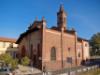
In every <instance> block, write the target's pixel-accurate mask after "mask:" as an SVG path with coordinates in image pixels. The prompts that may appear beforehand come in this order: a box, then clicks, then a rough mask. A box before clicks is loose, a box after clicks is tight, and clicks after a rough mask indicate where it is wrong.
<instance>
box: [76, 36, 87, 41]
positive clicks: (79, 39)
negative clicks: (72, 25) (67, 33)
mask: <svg viewBox="0 0 100 75" xmlns="http://www.w3.org/2000/svg"><path fill="white" fill-rule="evenodd" d="M77 40H78V41H82V40H84V41H87V42H88V41H89V40H87V39H84V38H81V37H77Z"/></svg>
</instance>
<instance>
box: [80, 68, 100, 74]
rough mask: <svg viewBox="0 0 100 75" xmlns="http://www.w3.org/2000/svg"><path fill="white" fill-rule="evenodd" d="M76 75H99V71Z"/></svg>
mask: <svg viewBox="0 0 100 75" xmlns="http://www.w3.org/2000/svg"><path fill="white" fill-rule="evenodd" d="M78 75H100V69H95V70H90V71H87V72H82V73H79V74H78Z"/></svg>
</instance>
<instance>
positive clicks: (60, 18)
mask: <svg viewBox="0 0 100 75" xmlns="http://www.w3.org/2000/svg"><path fill="white" fill-rule="evenodd" d="M57 26H58V29H59V30H62V29H63V30H66V13H65V11H64V7H63V5H60V9H59V11H58V13H57Z"/></svg>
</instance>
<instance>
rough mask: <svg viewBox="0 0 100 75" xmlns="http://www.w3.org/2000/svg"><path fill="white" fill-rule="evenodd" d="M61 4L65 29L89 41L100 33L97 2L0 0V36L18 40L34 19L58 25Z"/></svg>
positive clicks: (99, 9) (99, 7)
mask: <svg viewBox="0 0 100 75" xmlns="http://www.w3.org/2000/svg"><path fill="white" fill-rule="evenodd" d="M60 4H63V6H64V9H65V11H66V13H67V20H66V21H67V28H68V29H71V28H74V29H75V30H76V31H77V34H78V36H80V37H82V38H86V39H90V38H91V36H92V35H93V34H95V33H97V32H100V0H0V37H10V38H16V39H17V38H18V37H19V35H20V34H21V33H23V32H24V31H26V30H27V28H28V27H29V25H30V24H32V23H33V22H34V20H35V18H36V17H38V19H39V20H41V19H42V17H43V16H44V17H45V19H46V21H47V26H48V27H49V28H50V27H52V26H57V12H58V10H59V7H60Z"/></svg>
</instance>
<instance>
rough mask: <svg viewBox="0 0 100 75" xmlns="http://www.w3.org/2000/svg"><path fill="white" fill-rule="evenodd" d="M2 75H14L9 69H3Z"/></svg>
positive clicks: (0, 74) (0, 71) (0, 73)
mask: <svg viewBox="0 0 100 75" xmlns="http://www.w3.org/2000/svg"><path fill="white" fill-rule="evenodd" d="M0 75H12V73H11V70H10V69H9V68H1V69H0Z"/></svg>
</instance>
